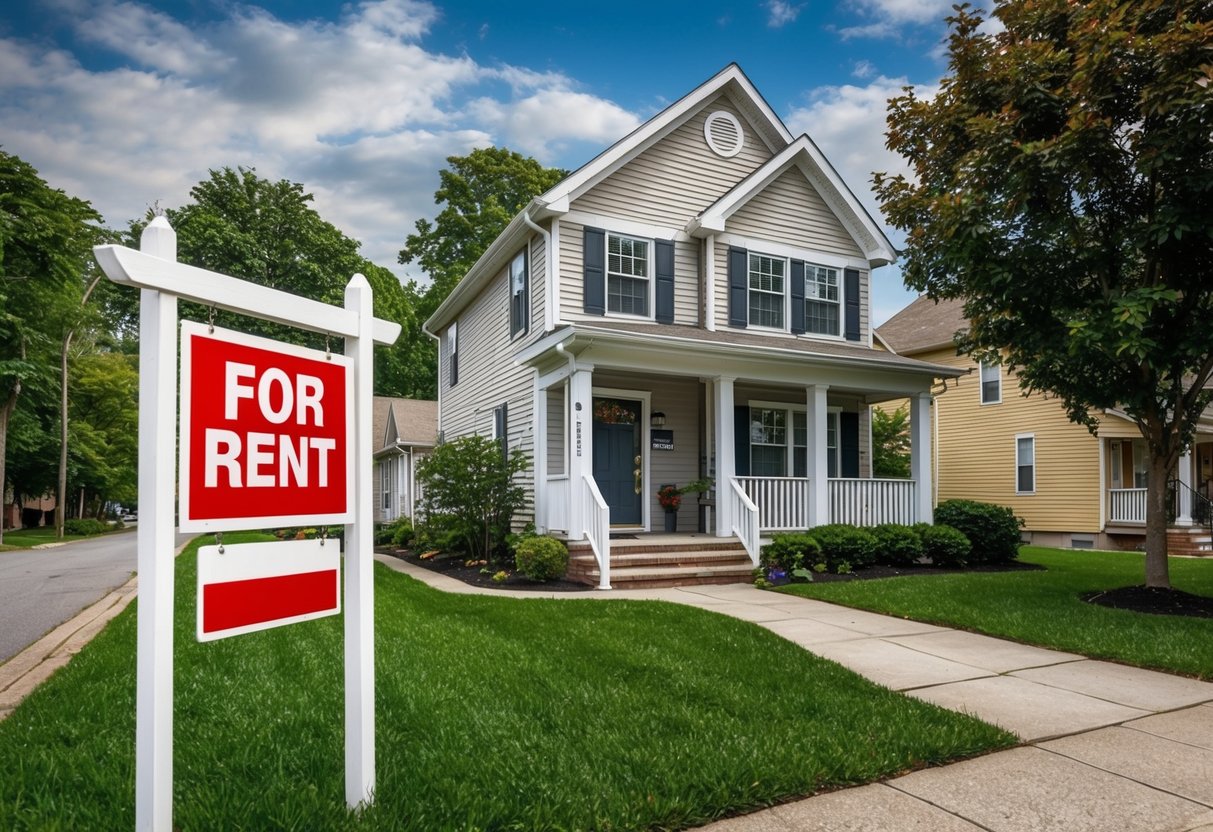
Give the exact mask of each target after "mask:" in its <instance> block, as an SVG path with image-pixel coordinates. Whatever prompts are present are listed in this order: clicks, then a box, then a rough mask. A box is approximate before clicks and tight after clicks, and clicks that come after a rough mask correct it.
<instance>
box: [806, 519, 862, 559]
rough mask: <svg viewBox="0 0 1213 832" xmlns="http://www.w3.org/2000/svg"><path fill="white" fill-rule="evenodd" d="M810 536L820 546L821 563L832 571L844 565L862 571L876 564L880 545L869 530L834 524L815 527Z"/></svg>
mask: <svg viewBox="0 0 1213 832" xmlns="http://www.w3.org/2000/svg"><path fill="white" fill-rule="evenodd" d="M810 534H811V535H812V536H813V539H814V540H816V541H817V543H818V544H820V546H821V561H822V562H823V563H825V564H826V566H827V567H829V569H830V571H835V570H837V569H838V567H839V566H840V565H842V564H844V563H845V564H847V565H848V566H849V567H850V568H851V569H862V568H863V567H865V566H871V565H872V564H873V563H875V562H876V554H877V547H878V544H877V542H876V538H875V536H873V534H872V533H871V532H870V531H868V530H867V529H861V528H859V527H858V526H847V525H844V524H842V523H832V524H830V525H827V526H815V527H814V528H813V529H812V530H811V531H810ZM848 571H849V570H848Z"/></svg>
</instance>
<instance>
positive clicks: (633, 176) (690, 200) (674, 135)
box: [572, 96, 771, 228]
mask: <svg viewBox="0 0 1213 832" xmlns="http://www.w3.org/2000/svg"><path fill="white" fill-rule="evenodd" d="M717 110H725V111H726V112H729V113H732V114H733V115H734V116H735V117H736V118H737V120H738V121H739V122H740V123H741V125H742V127H743V129H744V132H745V146H744V147H743V148H742V149H741V151H740V152H739V153H738V154H737V155H736V156H733V157H732V158H728V159H725V158H721V157H720V156H717V155H716V154H715V153H713V152H712V150H711V148H709V147H708V144H707V140H706V139H704V136H703V124H704V121H705V120H706V119H707V117H708V115H709V114H711V113H714V112H716V111H717ZM770 158H771V152H770V151H769V150H768V149H767V147H766V145H764V144H763V143H762V142H761V141H760V140H759V139H758V137H757V135H756V134H755V131H754V129H753V127H752V126H750V124H749V123H748V122H747V121H746V119H745V117H744V116H742V115H741V113H740V112H739V111H738V110H736V109H735V108H734V107H733V105H732V104H730V103H729V102H728V99H727V98H725V97H724V96H721V97H718V98H716V99H715V100H713V101H711V102H710V103H708V104H707V105H705V106H704V107H703V109H701V110H700V111H699V112H698V113H696V114H695V115H694V116H692V117H691V118H689V119H687V120H686V121H685V122H683V124H682V125H681V126H680V127H678V128H676V129H675V130H674V131H673V132H671V133H670V134H669V135H668V136H666V137H665V138H663V139H661V140H660V141H659V142H658V143H657V144H655V145H654V146H653V147H650V148H649V149H648V150H646V151H644V152H643V153H641V154H640V155H639V156H637V157H636V158H635V159H633V160H632V161H630V162H629V163H627V164H626V165H624V166H623V167H622V168H621V169H620V170H618V171H616V172H615V173H614V174H612V175H611V176H609V177H607V178H606V179H605V180H604V181H602V182H601V183H599V184H598V185H596V186H595V187H593V188H592V189H590V190H589V191H587V192H586V193H585V194H584V195H582V196H581V197H580V198H578V199H577V200H576V201H575V202H574V203H573V206H572V207H573V210H576V211H588V212H591V213H595V214H606V215H610V216H616V217H627V218H628V219H633V220H636V221H638V222H647V223H652V224H654V225H663V226H672V227H674V228H682V227H683V226H684V225H686V223H687V221H688V220H690V219H691V218H692V217H694V216H696V215H697V214H698V213H699V212H700V211H702V210H703V209H704V208H706V207H708V206H709V205H711V204H712V203H713V202H715V201H716V200H717V199H719V198H720V197H721V196H723V195H724V194H725V192H726V191H728V190H729V189H730V188H732V187H733V186H734V185H736V184H737V183H738V182H740V181H741V180H742V179H744V178H745V177H746V176H748V175H749V174H750V173H752V172H753V171H755V170H757V169H758V168H759V167H761V166H762V165H763V164H765V163H766V161H767V160H768V159H770Z"/></svg>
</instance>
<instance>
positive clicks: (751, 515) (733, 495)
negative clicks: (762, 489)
mask: <svg viewBox="0 0 1213 832" xmlns="http://www.w3.org/2000/svg"><path fill="white" fill-rule="evenodd" d="M729 486H730V487H729V489H728V493H727V494H726V495H725V499H726V500H728V501H729V502H730V509H731V510H730V512H729V514H730V515H731V516H732V518H733V529H732V532H733V534H735V535H737V537H738V538H739V539H740V540H741V545H742V546H744V547H745V550H746V554H748V555H749V556H750V560H751V561H752V562H753V564H754V565H755V566H757V565H758V528H759V525H758V506H756V505H754V501H753V500H751V499H750V498H749V496H748V495H747V494H746V492H745V490H744V489H743V488H742V487H741V484H740V483H739V482H738V481H737V478H736V477H734V478H733V479H731V480H729Z"/></svg>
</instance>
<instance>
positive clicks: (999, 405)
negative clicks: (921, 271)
mask: <svg viewBox="0 0 1213 832" xmlns="http://www.w3.org/2000/svg"><path fill="white" fill-rule="evenodd" d="M961 307H962V303H961V301H941V302H939V303H936V302H935V301H932V300H930V299H929V298H927V297H925V296H923V297H919V298H918V299H916V300H915V301H914V302H913V303H911V304H910V305H909V306H907V307H906V308H905V309H902V310H901V311H900V312H898V313H897V314H896V315H894V316H893V317H892V318H890V319H889V320H888V321H887V322H886V323H885V324H884V325H882V326H880V327H879V328H878V329H877V330H876V338H877V340H878V342H879V343H880V344H881V345H882V346H885V347H887V348H888V349H889V350H890V351H892V352H894V353H896V354H898V355H903V356H908V357H914V358H919V359H922V360H923V361H927V362H930V363H932V364H942V365H946V366H949V367H952V368H953V369H954V371H956V372H960V373H962V375H960V376H958V377H957V378H955V379H954V380H948V381H947V382H946V391H944V392H942V393H941V392H939V390H938V388H937V391H936V398H935V425H934V438H933V445H934V448H935V466H934V470H935V476H934V482H935V497H936V502H938V501H941V500H947V499H951V498H954V497H960V498H967V499H973V500H984V501H987V502H991V503H998V504H999V505H1004V506H1008V507H1009V508H1011V509H1012V510H1013V511H1014V512H1015V513H1016V514H1017V515H1018V516H1020V517H1022V518H1023V519H1024V522H1025V538H1026V539H1028V540H1030V541H1031V542H1033V543H1036V544H1040V545H1046V546H1067V547H1073V548H1076V549H1089V548H1101V549H1107V548H1112V549H1120V548H1137V547H1139V546H1141V545H1142V544H1143V543H1144V540H1145V520H1146V472H1147V468H1148V466H1147V464H1146V444H1145V440H1144V439H1143V438H1142V436H1141V433H1140V432H1139V431H1138V429H1137V426H1136V425H1135V424H1133V422H1132V421H1130V420H1129V419H1128V418H1127V417H1126V416H1125V415H1124V414H1120V413H1116V412H1115V411H1104V412H1102V413H1100V414H1099V435H1098V437H1096V436H1092V435H1091V433H1090V432H1089V431H1088V430H1087V429H1086V427H1084V426H1082V425H1078V424H1075V423H1074V422H1071V421H1070V420H1069V418H1068V417H1067V416H1066V412H1065V409H1064V408H1063V407H1062V404H1061V402H1060V401H1059V400H1057V399H1055V398H1046V397H1045V396H1043V395H1041V394H1039V393H1036V394H1032V395H1024V394H1023V392H1022V391H1021V390H1020V388H1019V381H1018V378H1017V377H1016V375H1015V374H1014V373H1011V372H1009V371H1008V370H1007V369H1006V368H1005V367H1002V366H999V365H984V366H981V365H978V364H977V363H976V362H975V361H973V359H971V358H969V357H968V356H961V355H957V353H956V346H955V344H954V343H953V336H954V335H955V334H956V333H957V332H959V331H963V330H964V329H966V328H967V327H968V322H967V321H966V320H965V317H964V313H963V311H962V309H961ZM1201 421H1202V424H1201V426H1200V428H1199V429H1198V431H1197V439H1196V444H1195V449H1194V451H1193V453H1191V454H1188V455H1186V456H1184V457H1183V458H1181V460H1180V464H1179V466H1178V474H1177V476H1178V479H1179V481H1180V482H1181V483H1184V484H1185V485H1186V486H1187V487H1191V488H1193V489H1195V494H1193V493H1190V492H1188V491H1186V490H1185V486H1184V485H1181V486H1180V487H1178V488H1177V489H1175V495H1176V496H1175V497H1174V498H1173V503H1174V505H1173V508H1172V514H1173V517H1174V518H1175V524H1174V527H1173V532H1172V533H1171V534H1170V535H1169V536H1168V537H1169V541H1170V546H1171V550H1172V552H1173V553H1179V552H1182V551H1195V550H1198V549H1200V548H1201V547H1207V544H1208V535H1207V533H1205V532H1204V531H1201V530H1197V529H1194V528H1193V519H1192V518H1193V514H1196V515H1204V516H1205V518H1206V519H1207V513H1206V512H1205V511H1204V510H1203V505H1204V500H1203V499H1202V497H1201V496H1200V495H1203V496H1204V497H1208V496H1209V495H1210V493H1209V492H1210V486H1211V485H1213V418H1210V414H1209V413H1208V412H1206V415H1205V418H1203V419H1202V420H1201ZM1194 503H1195V504H1194Z"/></svg>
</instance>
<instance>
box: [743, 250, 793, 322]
mask: <svg viewBox="0 0 1213 832" xmlns="http://www.w3.org/2000/svg"><path fill="white" fill-rule="evenodd" d="M786 267H787V261H785V260H780V259H778V258H775V257H767V256H765V255H762V254H751V255H750V270H749V283H750V325H751V326H769V327H772V328H774V329H783V306H784V303H783V283H784V271H785V269H786Z"/></svg>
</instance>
